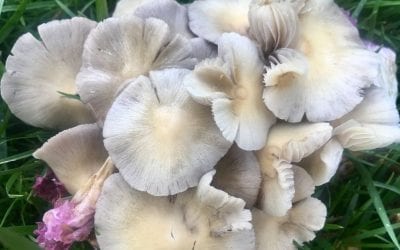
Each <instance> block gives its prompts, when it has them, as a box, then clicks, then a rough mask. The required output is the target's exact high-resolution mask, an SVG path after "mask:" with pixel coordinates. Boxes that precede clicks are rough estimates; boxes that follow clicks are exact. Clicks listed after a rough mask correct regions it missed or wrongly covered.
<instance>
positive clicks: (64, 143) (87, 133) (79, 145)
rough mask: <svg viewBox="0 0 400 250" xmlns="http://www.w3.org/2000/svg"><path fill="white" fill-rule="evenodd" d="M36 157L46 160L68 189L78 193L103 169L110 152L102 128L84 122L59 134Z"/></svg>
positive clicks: (35, 154)
mask: <svg viewBox="0 0 400 250" xmlns="http://www.w3.org/2000/svg"><path fill="white" fill-rule="evenodd" d="M33 156H34V157H35V158H37V159H40V160H43V161H44V162H46V163H47V164H48V165H49V167H50V168H51V169H52V170H53V172H54V173H55V175H56V176H57V178H58V179H59V180H60V181H61V182H62V183H63V184H64V186H65V188H66V189H67V190H68V192H69V193H71V194H75V192H76V191H78V189H79V188H81V187H82V186H84V185H85V183H86V182H87V181H88V180H89V178H90V177H91V176H92V175H93V174H94V173H96V172H97V171H98V170H99V169H100V168H101V166H102V165H103V163H104V161H105V160H106V159H107V157H108V154H107V151H106V150H105V148H104V146H103V138H102V135H101V130H100V129H99V127H98V126H97V125H96V124H85V125H79V126H77V127H74V128H71V129H68V130H64V131H62V132H60V133H58V134H57V135H56V136H54V137H52V138H50V139H49V140H48V141H47V142H46V143H45V144H44V145H43V146H42V147H41V148H39V149H38V150H36V151H35V152H34V153H33Z"/></svg>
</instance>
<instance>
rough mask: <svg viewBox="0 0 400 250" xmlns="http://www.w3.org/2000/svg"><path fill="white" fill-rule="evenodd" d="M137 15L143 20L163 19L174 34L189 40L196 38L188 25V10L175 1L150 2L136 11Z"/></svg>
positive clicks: (158, 0) (153, 0) (156, 0)
mask: <svg viewBox="0 0 400 250" xmlns="http://www.w3.org/2000/svg"><path fill="white" fill-rule="evenodd" d="M135 15H136V16H138V17H141V18H149V17H154V18H158V19H161V20H163V21H164V22H166V23H167V24H168V26H169V28H170V30H171V32H172V33H178V34H181V35H182V36H185V37H187V38H189V39H190V38H193V37H194V35H193V33H192V32H191V31H190V29H189V25H188V23H189V19H188V11H187V8H186V7H185V6H182V5H180V4H179V3H177V2H176V1H175V0H152V1H148V2H146V3H144V4H143V5H141V6H139V7H138V8H137V9H136V10H135Z"/></svg>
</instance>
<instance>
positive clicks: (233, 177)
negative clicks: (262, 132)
mask: <svg viewBox="0 0 400 250" xmlns="http://www.w3.org/2000/svg"><path fill="white" fill-rule="evenodd" d="M215 169H216V171H217V173H216V175H215V176H214V180H213V182H212V185H213V186H214V187H216V188H218V189H221V190H223V191H225V192H227V193H228V194H229V195H232V196H235V197H237V198H240V199H242V200H244V201H245V202H246V207H247V208H251V207H253V205H254V204H255V202H256V200H257V196H258V191H259V189H260V185H261V173H260V166H259V164H258V161H257V158H256V157H255V155H254V153H253V152H249V151H243V150H241V149H240V148H239V147H238V146H237V145H236V144H234V145H233V146H232V147H231V149H230V150H229V151H228V153H227V154H226V155H225V156H224V157H223V158H222V159H221V160H220V161H219V162H218V163H217V166H216V167H215Z"/></svg>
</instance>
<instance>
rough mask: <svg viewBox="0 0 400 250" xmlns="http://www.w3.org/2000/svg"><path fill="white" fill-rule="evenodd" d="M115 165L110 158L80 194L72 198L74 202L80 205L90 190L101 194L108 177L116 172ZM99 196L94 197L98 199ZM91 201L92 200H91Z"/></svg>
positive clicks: (79, 191) (80, 190)
mask: <svg viewBox="0 0 400 250" xmlns="http://www.w3.org/2000/svg"><path fill="white" fill-rule="evenodd" d="M114 169H115V167H114V164H113V163H112V161H111V158H110V157H108V158H107V159H106V161H105V162H104V164H103V165H102V167H101V168H100V169H99V171H97V172H96V173H95V174H93V175H92V176H91V177H90V179H89V180H88V181H87V182H86V184H85V185H84V186H83V187H82V188H81V189H79V190H78V192H77V193H76V194H75V195H74V197H73V198H72V201H73V202H76V203H79V202H81V201H83V200H84V199H86V198H87V197H88V196H89V194H90V193H91V192H90V190H95V191H97V192H99V194H100V191H101V189H102V187H103V183H104V181H105V180H106V179H107V177H108V176H110V175H111V174H112V173H113V172H114ZM98 196H99V195H93V197H95V198H96V200H97V198H98ZM89 199H90V198H89Z"/></svg>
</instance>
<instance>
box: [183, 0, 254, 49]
mask: <svg viewBox="0 0 400 250" xmlns="http://www.w3.org/2000/svg"><path fill="white" fill-rule="evenodd" d="M250 2H251V0H198V1H195V2H194V3H192V4H191V5H189V27H190V29H191V30H192V31H193V32H194V33H195V34H196V35H198V36H199V37H202V38H204V39H206V40H208V41H210V42H213V43H217V42H218V39H219V38H220V36H221V35H222V34H223V33H228V32H236V33H239V34H242V35H246V34H247V29H248V27H249V20H248V11H249V6H250Z"/></svg>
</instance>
